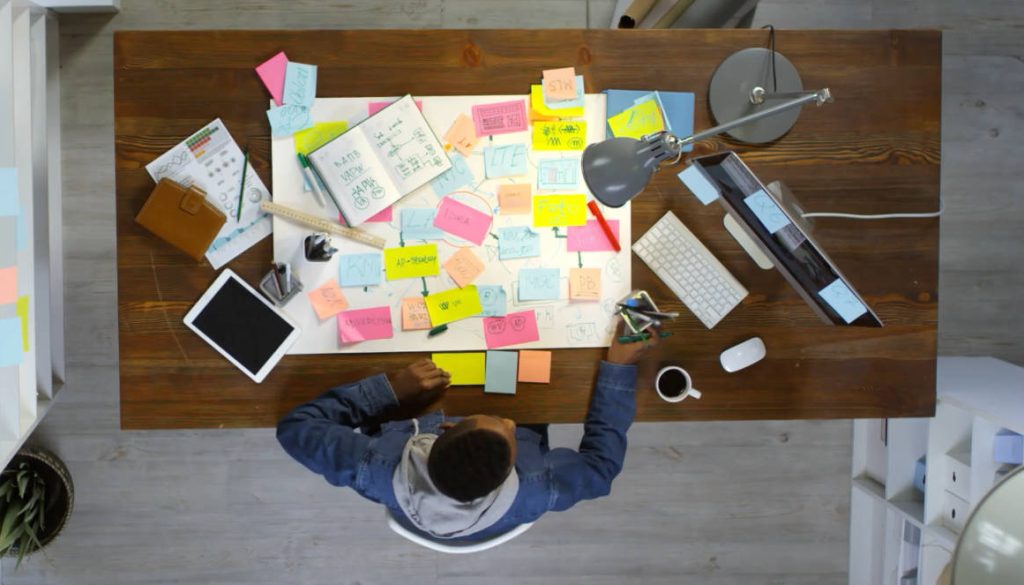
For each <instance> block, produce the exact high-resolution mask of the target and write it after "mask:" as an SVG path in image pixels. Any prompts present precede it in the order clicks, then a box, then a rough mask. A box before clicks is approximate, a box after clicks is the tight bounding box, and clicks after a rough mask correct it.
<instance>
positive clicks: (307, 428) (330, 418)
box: [277, 374, 398, 486]
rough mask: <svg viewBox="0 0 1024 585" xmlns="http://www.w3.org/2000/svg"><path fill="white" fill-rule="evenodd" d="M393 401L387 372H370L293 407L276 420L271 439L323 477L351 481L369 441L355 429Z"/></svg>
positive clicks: (343, 482) (344, 482)
mask: <svg viewBox="0 0 1024 585" xmlns="http://www.w3.org/2000/svg"><path fill="white" fill-rule="evenodd" d="M397 404H398V400H397V399H396V398H395V393H394V391H393V390H392V389H391V384H390V383H389V382H388V379H387V376H385V375H384V374H378V375H376V376H371V377H369V378H365V379H363V380H360V381H359V382H356V383H354V384H346V385H344V386H338V387H335V388H331V389H330V390H328V391H327V392H325V393H324V394H322V395H321V396H319V397H318V398H316V399H314V400H312V401H310V402H307V403H305V404H302V405H300V406H298V407H296V408H295V410H292V411H291V412H289V413H288V414H287V415H285V417H284V418H283V419H281V422H279V423H278V424H277V440H278V442H280V443H281V446H282V447H284V450H285V451H286V452H287V453H288V454H289V455H291V456H292V457H294V458H295V459H296V460H297V461H298V462H299V463H301V464H303V465H305V466H306V467H307V468H309V469H310V470H311V471H313V472H315V473H318V474H320V475H322V476H324V478H325V479H326V480H327V481H328V482H330V483H332V484H334V485H337V486H351V485H353V483H354V482H355V479H356V473H357V472H358V470H359V464H360V463H361V462H362V461H363V460H364V459H365V458H366V456H367V455H368V453H369V450H370V445H371V441H372V440H371V439H370V437H367V436H366V435H363V434H361V433H358V432H356V429H357V428H358V427H359V426H360V425H362V424H364V423H365V422H368V421H369V420H371V419H373V418H375V417H377V416H379V415H380V414H382V413H383V412H384V410H386V409H387V408H388V407H391V406H396V405H397Z"/></svg>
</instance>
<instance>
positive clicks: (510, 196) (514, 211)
mask: <svg viewBox="0 0 1024 585" xmlns="http://www.w3.org/2000/svg"><path fill="white" fill-rule="evenodd" d="M531 210H532V207H531V205H530V186H529V185H525V184H515V185H498V211H499V213H501V214H502V215H525V214H527V213H530V211H531Z"/></svg>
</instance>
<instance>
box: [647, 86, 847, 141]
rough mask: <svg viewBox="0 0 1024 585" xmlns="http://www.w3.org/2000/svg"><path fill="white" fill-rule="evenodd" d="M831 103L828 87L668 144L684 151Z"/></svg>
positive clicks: (676, 139)
mask: <svg viewBox="0 0 1024 585" xmlns="http://www.w3.org/2000/svg"><path fill="white" fill-rule="evenodd" d="M831 101H832V93H831V92H830V91H829V90H828V88H827V87H826V88H824V89H819V90H818V91H813V92H810V93H807V94H802V95H801V96H800V97H798V98H796V99H792V100H789V101H788V102H783V103H781V104H778V105H774V106H772V107H770V108H765V109H763V110H761V111H759V112H754V113H753V114H750V115H749V116H743V117H742V118H737V119H735V120H733V121H732V122H726V123H725V124H722V125H720V126H715V127H714V128H709V129H707V130H704V131H703V132H698V133H696V134H694V135H693V136H690V137H687V138H675V140H670V139H667V140H666V142H668V143H669V144H670V145H671V146H672V147H673V148H675V149H682V147H684V146H686V145H687V144H692V143H694V142H697V141H698V140H703V139H705V138H710V137H712V136H716V135H718V134H721V133H722V132H726V131H728V130H732V129H733V128H736V127H738V126H743V125H744V124H749V123H751V122H756V121H757V120H760V119H761V118H768V117H770V116H774V115H775V114H779V113H781V112H785V111H786V110H790V109H792V108H799V107H800V106H803V105H804V104H809V103H811V102H816V103H817V105H819V106H820V105H822V104H824V103H825V102H831Z"/></svg>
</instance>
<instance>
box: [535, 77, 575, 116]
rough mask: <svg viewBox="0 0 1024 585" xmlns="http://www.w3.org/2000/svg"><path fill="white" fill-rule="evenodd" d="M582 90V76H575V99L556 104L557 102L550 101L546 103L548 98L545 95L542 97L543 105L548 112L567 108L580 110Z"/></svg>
mask: <svg viewBox="0 0 1024 585" xmlns="http://www.w3.org/2000/svg"><path fill="white" fill-rule="evenodd" d="M583 89H584V88H583V76H582V75H577V76H576V97H574V98H573V99H571V100H563V101H560V102H558V101H555V102H551V101H548V96H547V95H545V96H544V105H545V106H547V108H548V109H549V110H564V109H567V108H582V107H583Z"/></svg>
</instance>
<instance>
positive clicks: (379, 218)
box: [366, 205, 394, 223]
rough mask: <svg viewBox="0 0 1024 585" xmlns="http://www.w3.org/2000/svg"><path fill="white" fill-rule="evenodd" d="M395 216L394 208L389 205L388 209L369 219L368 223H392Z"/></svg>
mask: <svg viewBox="0 0 1024 585" xmlns="http://www.w3.org/2000/svg"><path fill="white" fill-rule="evenodd" d="M393 214H394V206H390V205H389V206H388V207H385V208H384V209H382V210H380V212H379V213H378V214H377V215H374V216H373V217H371V218H370V219H367V220H366V221H367V222H368V223H391V218H392V217H393Z"/></svg>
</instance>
